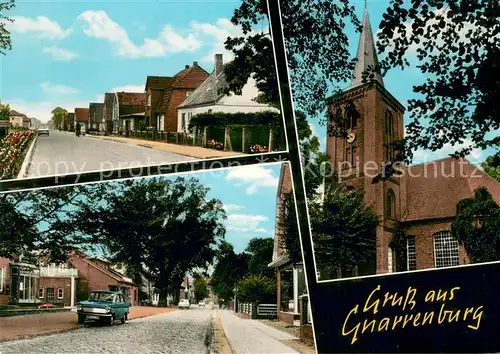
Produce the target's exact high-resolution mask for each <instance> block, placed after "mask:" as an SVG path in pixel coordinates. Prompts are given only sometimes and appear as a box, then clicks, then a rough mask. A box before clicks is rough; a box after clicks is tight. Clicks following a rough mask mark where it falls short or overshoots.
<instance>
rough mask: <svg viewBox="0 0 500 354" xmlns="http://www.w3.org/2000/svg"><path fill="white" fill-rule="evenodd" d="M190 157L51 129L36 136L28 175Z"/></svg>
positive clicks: (33, 175)
mask: <svg viewBox="0 0 500 354" xmlns="http://www.w3.org/2000/svg"><path fill="white" fill-rule="evenodd" d="M192 159H193V158H192V157H188V156H184V155H180V154H176V153H172V152H168V151H160V150H154V149H150V148H147V147H141V146H137V145H131V144H125V143H118V142H114V141H108V140H102V139H96V138H92V137H90V136H80V137H77V136H76V135H75V133H69V132H59V131H54V130H51V131H50V135H49V136H40V137H38V142H37V145H36V148H35V151H34V154H33V158H32V160H31V164H30V167H29V170H28V176H27V177H28V178H33V177H43V176H53V175H59V174H68V173H81V172H90V171H101V170H111V169H125V168H130V167H132V168H134V167H135V168H137V167H140V166H148V165H161V164H165V163H171V162H180V161H188V160H192Z"/></svg>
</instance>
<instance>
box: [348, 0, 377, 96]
mask: <svg viewBox="0 0 500 354" xmlns="http://www.w3.org/2000/svg"><path fill="white" fill-rule="evenodd" d="M356 59H357V61H356V66H355V67H354V72H353V79H352V80H351V85H350V86H349V87H348V88H347V89H351V88H353V87H356V86H359V85H362V84H363V82H362V77H363V72H364V71H365V70H366V69H367V68H368V67H370V66H371V67H375V66H377V65H378V64H379V61H378V57H377V50H376V49H375V40H374V38H373V32H372V28H371V26H370V19H369V17H368V9H367V8H366V7H365V12H364V15H363V29H362V31H361V36H360V38H359V44H358V53H357V56H356ZM375 80H376V81H378V82H379V83H380V84H382V86H384V80H383V79H382V75H380V73H378V72H377V73H375Z"/></svg>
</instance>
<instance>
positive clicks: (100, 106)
mask: <svg viewBox="0 0 500 354" xmlns="http://www.w3.org/2000/svg"><path fill="white" fill-rule="evenodd" d="M103 121H104V103H89V129H90V130H94V131H99V128H100V127H102V123H103Z"/></svg>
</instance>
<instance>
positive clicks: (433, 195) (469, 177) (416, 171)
mask: <svg viewBox="0 0 500 354" xmlns="http://www.w3.org/2000/svg"><path fill="white" fill-rule="evenodd" d="M406 172H407V173H406V176H407V190H406V195H407V208H406V209H407V211H406V215H404V217H403V218H402V221H419V220H427V219H439V218H451V217H454V216H455V215H456V211H457V210H456V208H457V203H458V202H459V201H460V200H462V199H465V198H471V197H473V196H474V191H475V190H476V189H477V188H479V187H486V188H487V189H488V191H489V192H490V194H491V195H492V196H493V199H494V200H495V201H496V203H497V204H499V205H500V182H497V181H495V180H494V179H493V178H492V177H490V176H488V175H487V174H485V173H484V172H483V171H482V170H480V169H479V168H478V167H476V166H474V165H472V164H471V163H470V162H469V161H467V160H465V159H464V160H456V159H454V158H451V157H449V158H445V159H441V160H436V161H431V162H427V163H424V164H420V165H413V166H409V167H408V168H407V171H406Z"/></svg>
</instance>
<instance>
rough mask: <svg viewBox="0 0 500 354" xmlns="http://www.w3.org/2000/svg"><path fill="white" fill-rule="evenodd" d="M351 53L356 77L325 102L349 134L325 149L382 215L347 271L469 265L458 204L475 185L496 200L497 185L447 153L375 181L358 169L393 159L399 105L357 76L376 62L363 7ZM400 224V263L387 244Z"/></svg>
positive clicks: (499, 196)
mask: <svg viewBox="0 0 500 354" xmlns="http://www.w3.org/2000/svg"><path fill="white" fill-rule="evenodd" d="M357 56H358V58H357V59H358V60H357V62H356V65H355V69H354V79H353V80H352V82H351V84H350V86H349V87H348V88H347V89H346V90H345V91H344V92H343V94H342V95H341V96H340V97H339V98H338V100H336V102H334V103H333V104H332V107H331V109H342V111H344V112H348V113H346V121H347V127H346V128H347V129H348V131H349V132H350V134H349V138H348V139H344V138H340V137H328V138H327V150H326V152H327V154H328V156H329V158H330V163H331V164H332V166H334V168H336V170H337V175H340V173H342V174H341V175H342V176H343V178H342V183H344V184H345V185H347V186H348V188H350V189H358V190H362V191H363V195H364V202H365V203H366V204H367V205H371V206H373V210H374V211H375V213H376V215H377V216H378V217H379V220H380V225H379V226H378V227H377V230H376V256H375V258H374V259H373V260H372V261H371V262H368V263H369V264H366V265H362V266H359V267H358V268H357V269H356V270H355V274H353V275H355V276H356V275H370V274H375V273H391V272H394V271H395V270H396V269H401V267H403V268H404V269H406V270H417V269H429V268H440V267H449V266H458V265H461V264H467V263H469V258H468V255H467V253H466V251H465V249H464V247H463V245H461V244H459V242H458V241H457V240H456V239H455V238H454V237H453V236H452V234H451V223H452V221H453V220H454V218H455V216H456V207H457V203H458V202H459V201H460V200H462V199H464V198H469V197H472V196H473V193H474V190H475V189H477V188H479V187H485V188H487V189H488V191H489V192H490V193H491V195H492V196H493V198H494V199H495V201H496V202H497V203H499V204H500V183H498V182H496V181H495V180H493V179H492V178H491V177H489V176H487V175H486V174H484V173H483V172H482V171H481V170H479V169H478V168H476V167H475V166H473V165H472V164H471V163H470V162H469V161H467V160H464V159H462V160H455V159H453V158H444V159H441V160H436V161H430V162H426V163H424V164H419V165H413V166H406V167H404V169H402V175H401V176H393V177H391V178H389V179H387V180H384V181H381V182H379V183H375V184H374V183H372V177H373V175H374V174H375V172H373V173H371V174H372V175H371V176H368V175H366V173H360V172H363V171H365V168H368V166H369V165H370V166H382V165H383V163H384V162H386V161H390V160H391V159H392V157H393V156H394V149H393V148H392V145H391V143H393V142H394V141H398V140H401V139H402V138H403V137H404V121H403V114H404V110H405V109H404V107H403V105H402V104H401V103H400V102H398V100H397V99H396V98H395V97H394V96H393V95H392V94H391V93H390V92H389V91H388V90H387V89H386V88H385V86H384V81H383V79H382V77H381V76H380V75H375V77H374V81H372V82H370V83H363V82H362V81H361V77H362V73H363V71H364V70H365V69H367V68H368V67H369V66H376V65H377V63H378V58H377V53H376V50H375V45H374V39H373V34H372V30H371V27H370V22H369V18H368V11H367V10H366V9H365V13H364V18H363V29H362V33H361V36H360V42H359V49H358V54H357ZM348 105H349V106H350V107H349V109H348V110H347V109H345V108H346V107H347V106H348ZM361 168H363V171H361V170H360V169H361ZM379 169H380V167H379ZM370 171H373V167H371V170H370ZM398 226H403V227H404V228H405V229H406V232H407V235H408V237H406V241H405V242H406V245H404V246H405V248H406V252H405V253H406V256H405V258H406V262H405V264H403V265H401V264H399V265H398V264H397V260H398V259H401V258H400V257H398V255H397V254H396V248H395V247H394V243H393V240H394V235H395V233H396V231H397V228H398ZM397 266H399V267H398V268H396V267H397ZM320 277H323V274H321V275H320ZM327 278H330V276H328V277H327Z"/></svg>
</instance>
